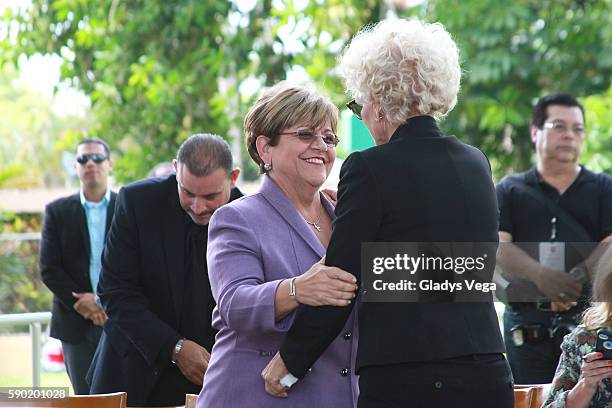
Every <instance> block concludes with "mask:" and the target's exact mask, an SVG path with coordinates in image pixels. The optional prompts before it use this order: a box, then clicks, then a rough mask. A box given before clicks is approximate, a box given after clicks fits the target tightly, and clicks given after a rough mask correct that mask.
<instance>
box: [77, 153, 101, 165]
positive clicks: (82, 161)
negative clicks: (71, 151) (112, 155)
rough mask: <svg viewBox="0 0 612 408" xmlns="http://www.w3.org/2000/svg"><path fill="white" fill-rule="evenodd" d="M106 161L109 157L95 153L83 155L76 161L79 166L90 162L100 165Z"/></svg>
mask: <svg viewBox="0 0 612 408" xmlns="http://www.w3.org/2000/svg"><path fill="white" fill-rule="evenodd" d="M106 159H107V157H106V156H105V155H103V154H100V153H93V154H82V155H80V156H78V157H77V158H76V161H77V162H78V163H79V164H87V162H88V161H89V160H92V161H93V162H94V163H96V164H100V163H102V162H103V161H104V160H106Z"/></svg>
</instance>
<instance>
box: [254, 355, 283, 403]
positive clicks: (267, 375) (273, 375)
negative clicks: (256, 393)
mask: <svg viewBox="0 0 612 408" xmlns="http://www.w3.org/2000/svg"><path fill="white" fill-rule="evenodd" d="M287 374H289V371H288V370H287V367H286V366H285V362H284V361H283V358H282V357H281V355H280V353H276V355H275V356H274V357H273V358H272V360H270V362H269V363H268V365H267V366H266V367H265V368H264V369H263V370H262V371H261V377H262V378H263V379H264V382H265V388H266V392H267V393H268V394H270V395H272V396H273V397H279V398H287V395H288V394H287V391H288V390H289V389H288V388H287V387H285V386H283V385H281V383H280V380H281V378H283V377H284V376H285V375H287Z"/></svg>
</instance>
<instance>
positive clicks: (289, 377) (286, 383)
mask: <svg viewBox="0 0 612 408" xmlns="http://www.w3.org/2000/svg"><path fill="white" fill-rule="evenodd" d="M296 382H298V378H297V377H296V376H294V375H293V374H291V373H287V374H285V375H284V376H283V378H281V379H280V385H282V386H283V387H287V388H291V386H292V385H293V384H295V383H296Z"/></svg>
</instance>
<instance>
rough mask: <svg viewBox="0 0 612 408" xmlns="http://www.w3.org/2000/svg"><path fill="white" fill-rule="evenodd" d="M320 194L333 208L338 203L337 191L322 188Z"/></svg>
mask: <svg viewBox="0 0 612 408" xmlns="http://www.w3.org/2000/svg"><path fill="white" fill-rule="evenodd" d="M321 192H322V193H323V194H325V197H327V198H328V199H329V201H331V203H332V204H333V205H334V206H335V205H336V202H337V201H338V191H337V190H332V189H331V188H324V189H323V190H321Z"/></svg>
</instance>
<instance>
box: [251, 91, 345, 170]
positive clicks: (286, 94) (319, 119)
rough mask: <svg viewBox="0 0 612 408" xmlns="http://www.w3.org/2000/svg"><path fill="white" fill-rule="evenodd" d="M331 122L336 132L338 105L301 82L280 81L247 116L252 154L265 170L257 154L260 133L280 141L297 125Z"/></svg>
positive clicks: (254, 159) (265, 93) (271, 142)
mask: <svg viewBox="0 0 612 408" xmlns="http://www.w3.org/2000/svg"><path fill="white" fill-rule="evenodd" d="M325 122H329V123H330V125H331V128H332V131H333V132H334V133H336V128H337V126H338V108H336V106H335V105H334V104H333V103H332V102H331V101H330V100H329V98H327V97H326V96H324V95H321V94H319V93H317V92H315V91H313V90H311V89H308V88H306V87H303V86H300V85H292V84H289V83H287V82H279V83H278V84H276V85H274V86H273V87H271V88H270V89H268V90H266V91H264V92H263V93H262V94H261V95H260V96H259V98H258V99H257V101H255V104H254V105H253V106H252V107H251V109H250V110H249V112H248V113H247V115H246V117H245V118H244V133H245V137H246V145H247V149H248V151H249V155H250V156H251V158H252V159H253V161H255V163H257V165H258V166H259V171H260V173H264V168H263V166H264V162H263V160H262V159H261V157H259V153H257V146H256V143H255V142H256V140H257V137H258V136H266V137H268V138H270V145H271V146H276V145H277V144H278V140H279V135H280V133H282V132H283V130H285V129H287V128H290V127H292V126H296V125H308V126H312V127H318V126H320V125H323V124H324V123H325Z"/></svg>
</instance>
